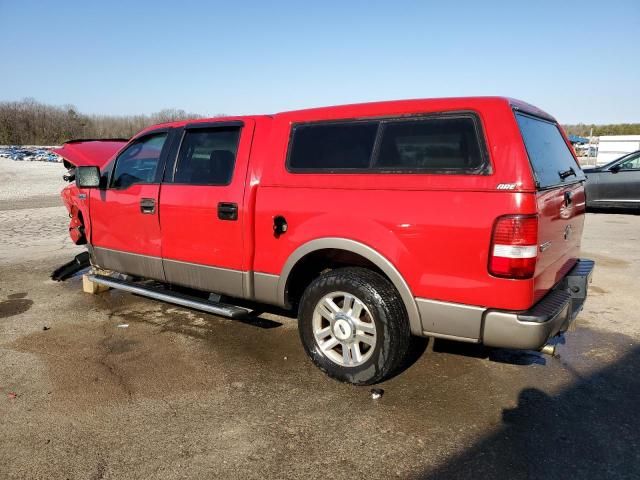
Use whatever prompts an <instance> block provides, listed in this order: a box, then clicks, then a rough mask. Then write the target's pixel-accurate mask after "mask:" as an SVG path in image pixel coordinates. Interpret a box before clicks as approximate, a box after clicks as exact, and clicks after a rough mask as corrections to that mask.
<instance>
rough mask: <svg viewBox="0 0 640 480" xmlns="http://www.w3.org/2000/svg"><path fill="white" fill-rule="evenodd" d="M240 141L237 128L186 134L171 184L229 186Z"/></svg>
mask: <svg viewBox="0 0 640 480" xmlns="http://www.w3.org/2000/svg"><path fill="white" fill-rule="evenodd" d="M239 138H240V127H223V128H198V129H191V130H186V131H185V133H184V137H183V139H182V144H181V146H180V152H179V154H178V163H177V165H176V170H175V174H174V177H173V181H174V183H187V184H190V185H229V183H231V178H232V177H233V168H234V165H235V161H236V153H237V150H238V140H239Z"/></svg>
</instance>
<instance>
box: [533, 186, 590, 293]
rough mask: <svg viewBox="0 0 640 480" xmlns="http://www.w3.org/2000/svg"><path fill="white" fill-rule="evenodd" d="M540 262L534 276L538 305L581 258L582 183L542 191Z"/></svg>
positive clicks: (539, 221) (539, 218)
mask: <svg viewBox="0 0 640 480" xmlns="http://www.w3.org/2000/svg"><path fill="white" fill-rule="evenodd" d="M537 204H538V243H539V245H540V247H539V251H538V263H537V265H536V273H535V277H534V288H535V292H534V300H535V301H536V302H537V301H538V300H540V298H542V297H543V296H544V295H545V294H546V293H547V292H548V291H549V290H550V289H551V288H552V287H553V286H554V285H555V284H556V283H558V282H559V281H561V280H562V278H564V276H565V275H566V274H567V273H568V272H569V270H571V268H572V267H573V265H574V264H575V262H576V260H577V259H578V257H579V255H580V240H581V238H582V229H583V225H584V213H585V194H584V185H583V184H582V182H580V183H576V184H573V185H568V186H566V187H558V188H553V189H548V190H544V191H540V192H538V194H537Z"/></svg>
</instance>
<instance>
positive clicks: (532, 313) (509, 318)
mask: <svg viewBox="0 0 640 480" xmlns="http://www.w3.org/2000/svg"><path fill="white" fill-rule="evenodd" d="M594 265H595V263H594V262H593V261H592V260H586V259H581V260H578V262H577V263H576V265H575V266H574V267H573V268H572V269H571V271H570V272H569V273H568V274H567V275H566V276H565V277H564V278H563V279H562V280H561V281H560V282H559V283H558V285H556V286H555V287H554V288H553V290H551V291H550V292H549V293H548V294H547V295H545V296H544V297H543V298H542V300H540V301H539V302H538V303H536V304H535V305H534V306H533V307H531V308H530V309H529V310H526V311H524V312H508V311H503V310H487V311H485V312H484V321H483V327H482V343H484V344H485V345H488V346H491V347H501V348H516V349H524V350H537V349H539V348H541V347H542V346H543V345H545V344H546V343H547V341H548V340H549V339H550V338H551V337H554V336H555V335H558V334H559V333H562V332H564V331H566V330H567V329H568V328H569V326H570V325H571V323H572V322H573V321H574V319H575V318H576V316H577V315H578V313H580V311H581V310H582V307H583V306H584V302H585V300H586V298H587V290H588V285H589V283H591V275H592V273H593V268H594Z"/></svg>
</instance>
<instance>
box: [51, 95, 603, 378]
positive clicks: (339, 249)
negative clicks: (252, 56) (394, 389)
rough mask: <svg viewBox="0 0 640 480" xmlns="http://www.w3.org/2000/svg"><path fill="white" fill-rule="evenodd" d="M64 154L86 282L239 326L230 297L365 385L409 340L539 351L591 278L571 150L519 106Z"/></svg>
mask: <svg viewBox="0 0 640 480" xmlns="http://www.w3.org/2000/svg"><path fill="white" fill-rule="evenodd" d="M58 153H59V154H60V155H62V156H63V157H64V158H65V159H66V161H67V162H68V163H67V165H68V166H69V168H70V169H71V170H72V175H71V176H70V178H73V177H74V176H75V180H76V183H75V185H70V186H68V187H67V188H66V189H65V190H64V191H63V193H62V196H63V198H64V201H65V204H66V206H67V208H68V210H69V213H70V216H71V225H70V233H71V237H72V239H73V240H74V241H75V242H76V243H79V244H82V243H86V244H87V245H88V249H89V253H90V256H91V263H92V264H93V266H94V267H95V270H94V272H93V273H92V275H91V276H90V279H91V280H92V281H93V282H96V283H98V284H102V285H107V286H109V287H114V288H121V289H124V290H128V291H131V292H136V293H139V294H142V295H147V296H149V297H152V298H157V299H161V300H165V301H169V302H173V303H178V304H180V305H186V306H190V307H193V308H199V309H202V310H205V311H210V312H213V313H217V314H220V315H227V316H229V317H236V316H239V315H242V314H246V310H245V309H243V308H241V307H239V306H237V305H234V304H233V303H234V300H233V299H242V300H243V301H244V302H246V301H247V300H249V301H252V302H262V303H267V304H272V305H277V306H281V307H284V308H290V309H294V311H296V312H297V314H298V319H299V331H300V337H301V340H302V344H303V346H304V348H305V350H306V351H307V353H308V354H309V356H310V357H311V358H312V359H313V361H314V362H315V363H316V364H317V365H318V366H319V367H320V368H321V369H322V370H324V371H325V372H326V373H327V374H329V375H330V376H332V377H334V378H337V379H339V380H342V381H347V382H351V383H354V384H371V383H375V382H378V381H381V380H383V379H384V378H387V377H389V376H390V375H392V374H393V373H394V372H396V371H397V370H398V368H400V366H401V365H402V364H403V361H404V360H405V357H406V356H407V352H408V350H409V346H410V343H411V339H412V336H422V337H427V336H429V337H441V338H447V339H453V340H459V341H463V342H472V343H483V344H485V345H488V346H492V347H506V348H515V349H542V348H543V347H545V345H547V343H548V341H549V339H550V338H552V337H554V336H556V335H558V334H560V333H562V332H564V331H565V330H566V329H567V328H568V327H569V325H570V324H571V322H572V321H573V320H574V318H575V317H576V315H577V314H578V312H579V311H580V310H581V308H582V306H583V303H584V301H585V298H586V295H587V286H588V283H589V280H590V277H591V273H592V270H593V266H594V264H593V262H592V261H590V260H585V259H580V258H579V253H580V239H581V235H582V228H583V223H584V212H585V193H584V192H585V191H584V180H585V177H584V174H583V173H582V170H581V169H580V167H579V165H578V163H577V161H576V159H575V157H574V154H573V151H572V149H571V147H570V145H569V143H568V142H567V139H566V137H565V135H564V133H563V131H562V129H561V128H560V127H559V125H558V124H557V122H556V120H555V119H554V118H553V117H551V116H550V115H549V114H547V113H545V112H543V111H541V110H539V109H538V108H536V107H533V106H531V105H529V104H526V103H524V102H520V101H516V100H512V99H507V98H498V97H479V98H448V99H425V100H407V101H392V102H378V103H366V104H357V105H346V106H336V107H327V108H314V109H308V110H299V111H292V112H284V113H278V114H275V115H260V116H242V117H225V118H211V119H199V120H193V121H181V122H175V123H169V124H162V125H156V126H153V127H150V128H147V129H145V130H144V131H142V132H140V133H139V134H137V135H136V136H134V137H133V138H132V139H131V140H129V141H113V140H107V141H85V142H70V143H67V144H65V145H64V146H63V147H62V148H61V149H60V150H58ZM105 271H107V272H113V273H117V274H118V275H114V274H109V273H105ZM123 274H125V275H123ZM149 280H154V281H155V283H154V285H156V286H153V285H150V283H151V282H149ZM158 281H159V282H161V284H162V285H164V286H165V288H158V287H157V282H158ZM175 286H181V287H188V288H190V289H197V290H198V291H202V292H211V293H214V294H217V295H223V296H224V300H225V303H220V301H219V300H220V299H219V298H218V296H215V300H216V301H212V300H210V299H203V298H202V296H193V295H187V294H185V293H184V290H183V289H180V288H175ZM238 303H241V304H242V302H238Z"/></svg>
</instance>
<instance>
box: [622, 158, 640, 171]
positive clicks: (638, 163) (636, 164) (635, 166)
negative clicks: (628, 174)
mask: <svg viewBox="0 0 640 480" xmlns="http://www.w3.org/2000/svg"><path fill="white" fill-rule="evenodd" d="M620 170H640V155H638V156H636V157H634V158H630V159H628V160H625V161H624V162H622V163H621V164H620Z"/></svg>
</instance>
